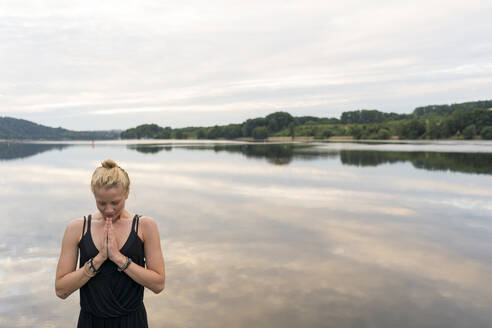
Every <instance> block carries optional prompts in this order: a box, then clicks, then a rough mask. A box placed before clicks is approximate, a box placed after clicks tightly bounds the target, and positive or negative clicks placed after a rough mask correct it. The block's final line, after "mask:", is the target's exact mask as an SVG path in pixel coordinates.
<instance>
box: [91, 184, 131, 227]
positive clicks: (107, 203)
mask: <svg viewBox="0 0 492 328" xmlns="http://www.w3.org/2000/svg"><path fill="white" fill-rule="evenodd" d="M94 198H95V199H96V206H97V209H98V210H99V212H101V214H102V216H103V217H104V218H105V219H111V220H115V219H117V218H119V216H120V215H121V213H122V212H123V210H124V209H125V201H126V199H127V198H128V193H126V194H125V193H124V192H123V190H122V188H121V187H112V188H104V187H103V188H99V189H96V190H95V191H94Z"/></svg>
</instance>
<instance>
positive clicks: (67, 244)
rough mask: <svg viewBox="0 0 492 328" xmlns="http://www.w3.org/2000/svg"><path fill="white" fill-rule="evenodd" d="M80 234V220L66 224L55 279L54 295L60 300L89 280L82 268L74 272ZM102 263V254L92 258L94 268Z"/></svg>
mask: <svg viewBox="0 0 492 328" xmlns="http://www.w3.org/2000/svg"><path fill="white" fill-rule="evenodd" d="M81 233H82V220H81V219H77V220H74V221H72V222H70V223H69V224H68V226H67V229H66V230H65V234H64V235H63V241H62V249H61V253H60V258H59V260H58V266H57V268H56V279H55V291H56V295H57V296H58V297H60V298H62V299H65V298H67V297H68V296H69V295H70V294H72V293H73V292H74V291H76V290H77V289H79V288H80V287H82V286H83V285H84V284H85V283H86V282H87V281H89V279H90V277H88V276H87V275H86V274H84V266H83V267H82V268H80V269H77V270H76V268H77V258H78V254H79V249H78V246H77V243H78V242H79V236H80V235H81ZM103 262H104V260H103V259H102V254H98V255H97V256H96V257H95V258H94V266H95V267H96V268H99V267H100V266H101V265H102V263H103ZM85 269H87V268H85Z"/></svg>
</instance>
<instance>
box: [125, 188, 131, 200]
mask: <svg viewBox="0 0 492 328" xmlns="http://www.w3.org/2000/svg"><path fill="white" fill-rule="evenodd" d="M129 194H130V190H128V191H127V192H126V194H125V200H126V199H128V195H129Z"/></svg>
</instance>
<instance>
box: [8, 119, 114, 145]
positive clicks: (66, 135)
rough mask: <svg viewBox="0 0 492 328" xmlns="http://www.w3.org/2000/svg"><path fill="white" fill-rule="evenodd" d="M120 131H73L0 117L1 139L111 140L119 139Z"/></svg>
mask: <svg viewBox="0 0 492 328" xmlns="http://www.w3.org/2000/svg"><path fill="white" fill-rule="evenodd" d="M119 136H120V131H115V130H113V131H71V130H67V129H63V128H61V127H59V128H51V127H48V126H44V125H41V124H36V123H34V122H31V121H27V120H22V119H17V118H13V117H0V139H3V140H11V139H15V140H109V139H118V138H119Z"/></svg>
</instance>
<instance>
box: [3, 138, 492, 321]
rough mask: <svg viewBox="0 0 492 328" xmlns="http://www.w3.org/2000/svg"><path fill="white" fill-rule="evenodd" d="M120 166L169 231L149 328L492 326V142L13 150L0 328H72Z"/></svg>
mask: <svg viewBox="0 0 492 328" xmlns="http://www.w3.org/2000/svg"><path fill="white" fill-rule="evenodd" d="M108 157H110V158H113V159H115V160H116V161H117V162H118V163H119V164H120V165H121V166H122V167H124V168H125V169H126V170H127V171H128V173H129V174H130V177H131V179H132V189H131V194H130V197H129V199H128V202H127V208H128V209H129V210H130V211H132V212H136V213H140V214H145V215H149V216H152V217H154V218H155V220H156V221H157V223H158V226H159V229H160V234H161V238H162V246H163V252H164V258H165V261H166V290H165V291H164V292H163V293H161V294H159V295H154V294H153V293H152V292H150V291H148V290H146V292H145V304H146V307H147V311H148V314H149V323H150V326H151V327H154V328H155V327H268V328H275V327H341V328H344V327H352V328H354V327H375V328H383V327H391V328H393V327H460V328H462V327H474V328H475V327H490V326H491V322H492V284H490V278H491V277H492V275H491V274H492V222H491V218H492V202H491V197H492V143H487V142H469V143H466V142H460V143H453V142H440V143H420V144H337V143H329V144H327V143H319V144H316V143H312V144H275V145H264V144H227V143H218V144H213V143H211V144H207V143H203V142H202V143H192V144H190V143H185V142H181V143H174V144H169V143H168V144H155V143H150V142H146V143H143V144H136V143H122V142H107V143H96V144H95V145H91V144H88V143H76V144H68V143H61V144H56V143H50V144H5V143H3V144H2V143H0V173H1V174H0V196H1V202H0V213H2V218H3V219H2V224H1V229H0V327H74V326H75V322H76V319H77V316H78V312H79V304H78V302H79V294H78V292H76V293H74V294H72V295H71V296H70V297H69V298H68V299H67V300H60V299H58V298H57V297H56V296H55V292H54V277H55V270H56V263H57V260H58V255H59V251H60V246H61V238H62V235H63V232H64V229H65V227H66V225H67V223H68V222H69V221H70V220H71V219H74V218H77V217H81V216H83V215H86V214H88V213H91V212H93V211H95V206H94V205H95V204H94V200H93V198H92V194H91V192H90V188H89V184H90V176H91V174H92V171H93V169H94V168H95V167H96V166H98V165H99V163H100V162H101V161H102V160H104V159H106V158H108Z"/></svg>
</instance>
